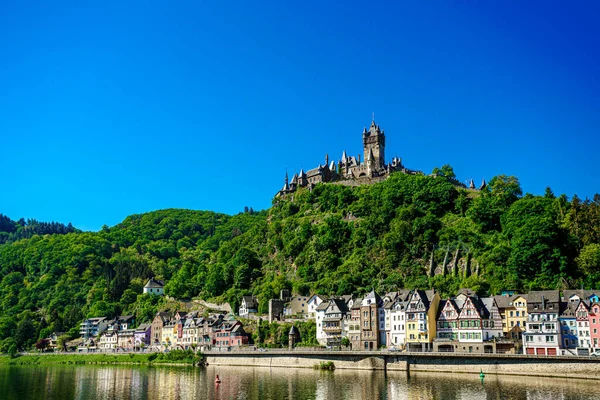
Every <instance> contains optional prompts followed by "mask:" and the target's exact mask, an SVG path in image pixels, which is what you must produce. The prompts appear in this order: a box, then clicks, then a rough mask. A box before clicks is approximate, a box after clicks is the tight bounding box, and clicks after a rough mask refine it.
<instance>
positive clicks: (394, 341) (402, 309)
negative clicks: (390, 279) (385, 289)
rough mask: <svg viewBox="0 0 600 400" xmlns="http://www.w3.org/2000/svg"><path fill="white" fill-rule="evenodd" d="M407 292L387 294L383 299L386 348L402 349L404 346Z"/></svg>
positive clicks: (408, 293)
mask: <svg viewBox="0 0 600 400" xmlns="http://www.w3.org/2000/svg"><path fill="white" fill-rule="evenodd" d="M409 297H410V291H409V290H403V291H399V292H395V293H388V294H386V295H385V296H384V298H383V310H384V315H385V336H386V338H385V343H386V346H388V348H392V347H394V348H396V349H404V347H405V346H406V307H407V306H408V299H409Z"/></svg>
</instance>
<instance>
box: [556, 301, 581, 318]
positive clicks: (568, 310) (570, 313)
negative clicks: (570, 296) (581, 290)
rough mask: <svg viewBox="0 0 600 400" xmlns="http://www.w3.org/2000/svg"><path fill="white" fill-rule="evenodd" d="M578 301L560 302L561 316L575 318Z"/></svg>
mask: <svg viewBox="0 0 600 400" xmlns="http://www.w3.org/2000/svg"><path fill="white" fill-rule="evenodd" d="M577 306H579V302H578V301H576V302H575V301H565V302H561V303H560V315H559V316H560V317H562V318H575V315H576V311H577Z"/></svg>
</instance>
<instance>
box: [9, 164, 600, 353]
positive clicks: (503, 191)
mask: <svg viewBox="0 0 600 400" xmlns="http://www.w3.org/2000/svg"><path fill="white" fill-rule="evenodd" d="M5 226H9V227H12V228H10V229H12V231H8V232H7V231H4V232H5V234H2V233H1V232H0V238H4V239H3V241H7V243H6V244H2V245H0V271H1V272H2V280H1V282H0V350H6V349H7V348H8V347H10V346H12V345H16V346H18V347H19V348H25V347H29V346H31V345H32V344H33V343H35V342H36V340H37V339H38V338H43V337H46V335H48V334H49V333H50V332H53V331H57V332H67V331H69V330H71V333H75V332H76V331H77V327H78V324H79V322H80V321H81V320H82V319H83V318H84V317H92V316H104V315H106V316H115V315H118V314H133V315H135V316H136V318H137V322H138V323H142V322H146V321H149V320H150V319H151V318H152V316H153V314H154V313H155V312H156V310H157V309H158V308H160V307H161V304H162V302H163V301H164V300H163V299H161V298H158V297H151V296H143V295H141V292H142V287H143V284H144V282H145V280H146V279H147V278H150V277H152V276H154V277H157V278H159V279H165V280H166V281H167V285H166V288H165V291H166V293H167V294H168V295H169V296H172V297H175V298H178V299H191V298H194V297H201V298H203V299H207V300H214V301H229V302H230V303H231V305H232V307H234V309H236V308H237V307H238V305H239V301H240V298H241V296H242V295H244V294H250V293H253V294H255V295H257V296H258V298H259V301H260V308H261V311H263V312H266V311H267V300H268V299H269V298H271V297H277V296H278V294H279V291H280V290H281V289H282V288H289V289H292V290H293V291H294V292H298V293H314V292H318V293H322V294H343V293H355V294H361V293H364V292H366V291H367V290H370V289H372V288H374V289H376V290H378V291H379V292H385V291H388V290H393V289H397V288H401V287H407V288H428V287H435V288H437V289H438V290H440V291H441V292H442V294H449V293H454V292H455V291H456V290H457V289H458V288H459V287H471V288H473V289H476V290H478V291H479V292H482V293H483V292H488V293H492V294H494V293H498V292H499V291H500V290H501V289H504V288H509V289H519V290H525V291H526V290H534V289H546V288H567V287H577V288H579V287H581V286H583V287H586V288H591V287H593V286H594V285H595V282H597V281H598V278H600V196H598V195H596V196H595V197H594V199H593V200H585V201H582V200H581V199H579V198H577V197H576V196H574V197H573V198H572V199H568V198H567V197H566V196H565V195H562V196H559V197H556V196H554V194H553V193H552V192H551V190H550V189H548V190H547V191H546V194H545V195H544V196H532V195H524V196H523V195H522V192H521V188H520V185H519V182H518V180H517V179H516V178H514V177H507V176H498V177H495V178H493V179H492V180H491V181H490V182H489V184H488V186H487V187H486V188H485V189H484V190H482V191H481V192H475V191H468V190H465V189H461V188H457V187H456V186H454V185H453V184H452V183H451V179H449V178H445V177H444V176H443V174H439V175H438V177H436V178H434V177H427V176H422V175H405V174H401V173H396V174H392V176H391V177H390V178H389V179H387V180H386V181H384V182H381V183H378V184H375V185H370V186H359V187H347V186H342V185H336V184H325V185H317V186H316V187H315V188H314V189H313V190H312V191H309V190H299V191H298V192H297V193H295V194H294V195H293V196H290V197H287V198H284V199H280V198H279V199H277V198H276V199H274V204H273V206H272V207H271V208H270V209H269V210H266V211H261V212H243V213H240V214H237V215H233V216H229V215H224V214H218V213H214V212H210V211H191V210H178V209H171V210H160V211H155V212H151V213H147V214H140V215H132V216H130V217H127V218H126V219H125V220H124V221H123V222H122V223H120V224H118V225H116V226H113V227H111V228H108V227H104V228H103V229H102V230H101V231H99V232H78V231H74V229H72V227H69V229H68V230H69V232H53V233H54V234H43V233H44V232H41V233H42V235H38V234H33V236H31V237H28V238H25V239H20V240H16V241H13V240H15V239H18V238H16V237H14V236H10V235H12V234H14V233H15V232H16V230H18V228H14V226H15V225H14V223H13V222H12V221H10V219H8V221H7V219H6V218H5V219H3V220H2V224H1V225H0V230H1V229H2V227H5ZM15 229H16V230H15ZM9 237H10V240H8V238H9ZM457 250H458V251H457ZM444 260H445V264H446V268H442V266H443V265H444Z"/></svg>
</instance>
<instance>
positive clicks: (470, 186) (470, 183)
mask: <svg viewBox="0 0 600 400" xmlns="http://www.w3.org/2000/svg"><path fill="white" fill-rule="evenodd" d="M469 189H475V182H473V178H471V182H469Z"/></svg>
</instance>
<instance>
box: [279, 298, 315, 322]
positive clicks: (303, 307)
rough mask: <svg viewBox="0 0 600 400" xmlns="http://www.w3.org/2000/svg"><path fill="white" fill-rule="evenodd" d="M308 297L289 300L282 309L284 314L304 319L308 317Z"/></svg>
mask: <svg viewBox="0 0 600 400" xmlns="http://www.w3.org/2000/svg"><path fill="white" fill-rule="evenodd" d="M309 299H310V298H309V297H308V296H294V297H292V298H290V299H289V301H288V302H287V304H286V307H285V308H284V314H285V315H286V316H292V315H295V316H300V317H304V316H307V315H308V300H309Z"/></svg>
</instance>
